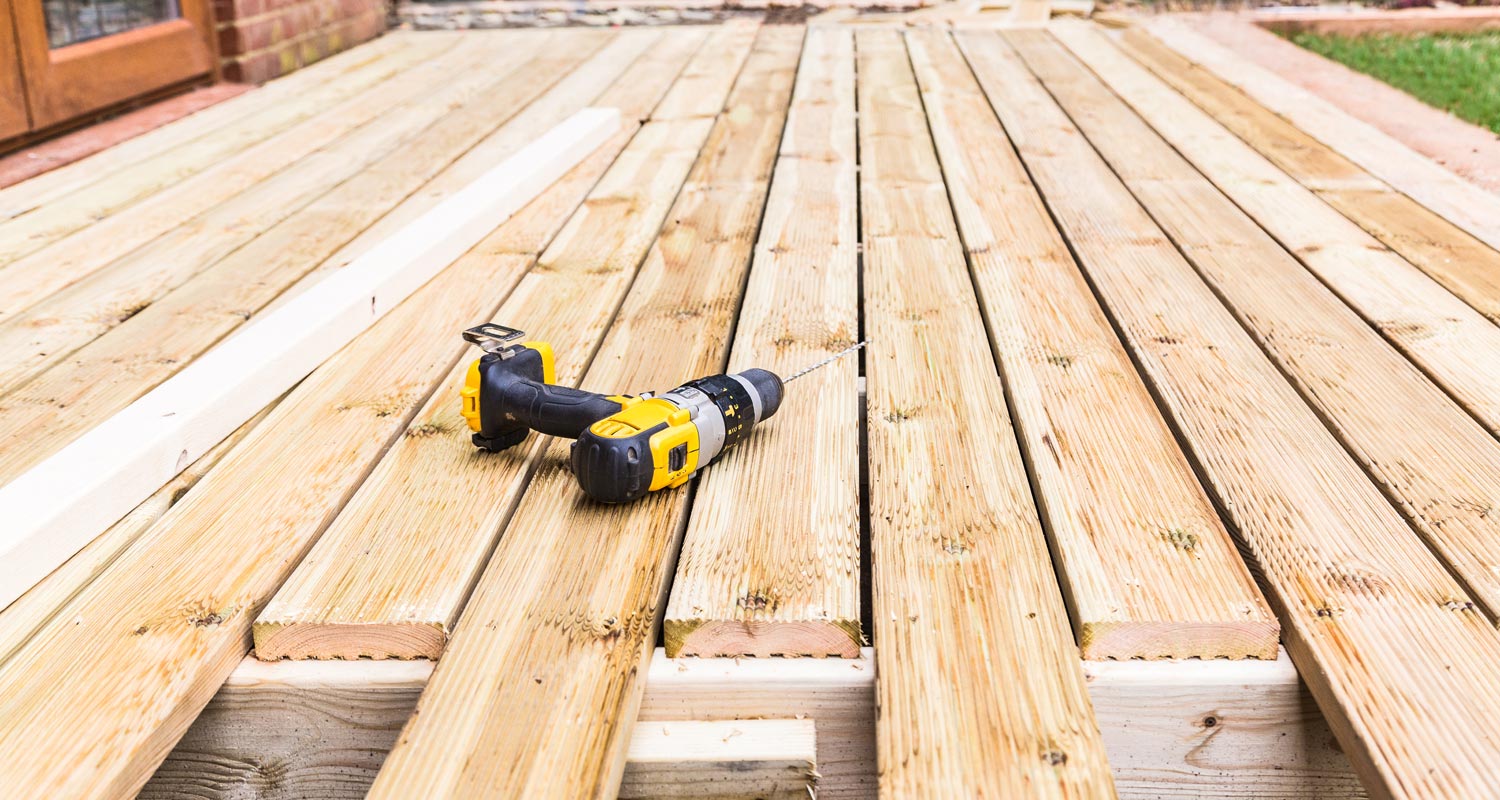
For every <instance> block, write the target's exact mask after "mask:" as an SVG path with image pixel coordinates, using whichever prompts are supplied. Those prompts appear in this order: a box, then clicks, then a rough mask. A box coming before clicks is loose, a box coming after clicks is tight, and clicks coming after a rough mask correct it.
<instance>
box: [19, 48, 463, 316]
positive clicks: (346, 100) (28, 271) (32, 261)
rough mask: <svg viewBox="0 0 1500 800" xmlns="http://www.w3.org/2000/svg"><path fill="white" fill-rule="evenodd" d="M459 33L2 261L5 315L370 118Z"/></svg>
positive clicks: (406, 53)
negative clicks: (188, 174) (397, 83)
mask: <svg viewBox="0 0 1500 800" xmlns="http://www.w3.org/2000/svg"><path fill="white" fill-rule="evenodd" d="M459 41H461V40H456V39H452V38H448V39H444V40H438V41H434V42H431V43H423V44H421V45H420V46H418V47H415V48H410V49H407V50H403V51H401V52H398V53H396V54H394V55H392V56H391V57H389V58H386V59H382V60H380V61H379V62H377V63H375V64H373V65H372V66H370V67H368V68H366V69H363V70H360V71H358V72H357V73H356V74H355V75H353V76H348V77H347V78H346V80H347V81H348V84H345V82H344V80H340V81H336V82H334V83H332V84H331V85H330V86H327V87H321V88H317V89H314V90H313V91H310V92H309V94H310V95H312V97H311V100H312V101H313V106H312V108H317V109H318V110H319V111H320V113H319V114H318V116H317V117H316V118H313V119H308V120H304V121H303V123H302V124H300V125H296V126H293V127H291V128H290V129H288V130H285V131H282V132H281V133H280V134H278V135H276V136H272V137H270V138H269V139H267V140H265V141H262V142H260V143H258V144H255V145H254V146H252V147H249V149H247V150H245V151H244V152H241V153H239V154H237V155H236V156H234V157H232V158H229V159H226V160H225V161H223V162H221V163H220V164H218V165H216V166H215V167H213V168H211V169H209V170H207V171H206V172H205V173H200V174H199V175H197V176H195V177H194V178H191V179H188V180H184V181H182V182H181V183H178V184H176V185H175V186H167V187H164V188H163V189H162V191H160V192H158V193H156V194H155V195H153V196H151V197H149V198H147V199H145V200H143V201H142V202H140V203H139V204H137V205H135V206H134V207H132V208H129V209H126V210H124V211H122V212H121V213H118V214H114V215H110V216H107V217H104V218H102V219H100V220H99V221H97V222H94V223H93V224H90V225H88V226H87V227H85V228H83V229H82V230H79V231H78V232H76V233H75V234H74V235H71V236H68V237H66V238H63V239H60V240H57V241H55V242H52V243H51V244H50V245H48V246H46V247H43V248H41V249H39V250H36V251H35V252H32V253H30V254H28V255H26V256H24V257H21V258H19V259H16V260H14V261H11V262H8V263H5V264H4V266H3V267H0V322H4V321H8V320H11V319H13V318H15V317H16V316H17V315H19V314H20V313H21V312H23V311H24V310H26V309H27V308H30V307H32V306H34V305H35V304H37V303H39V302H41V301H42V300H44V299H45V298H47V297H49V296H50V295H52V294H53V293H55V292H58V291H60V290H63V289H65V288H67V287H68V286H71V285H75V284H76V283H78V282H79V281H81V280H84V279H86V278H89V277H90V276H92V275H94V274H95V273H97V272H98V271H100V270H102V269H105V268H106V267H107V266H108V265H109V264H111V262H113V261H115V260H116V259H121V258H125V257H126V256H127V255H128V254H129V253H131V252H132V251H135V250H137V249H139V248H142V247H146V246H149V245H150V243H151V242H152V241H153V240H154V239H156V238H157V237H159V236H162V235H164V234H169V232H171V231H172V230H173V229H175V228H179V227H180V226H183V225H184V224H185V223H188V221H189V220H192V219H193V218H194V217H197V216H198V215H200V214H202V213H203V212H204V211H205V210H206V209H209V208H212V207H213V206H214V205H216V204H218V203H220V202H223V201H227V200H230V199H231V198H233V197H234V196H235V195H236V194H239V193H241V192H244V191H247V190H249V189H251V188H253V187H254V186H255V185H256V184H257V183H259V182H260V181H262V180H265V179H267V178H269V177H271V176H273V175H276V174H278V173H279V172H280V171H282V170H284V169H286V168H287V167H288V165H291V164H294V163H296V162H297V161H298V160H299V159H301V158H303V157H305V156H306V155H308V154H309V153H312V152H316V151H317V150H318V149H319V148H321V147H324V146H326V145H327V144H328V143H330V142H333V141H336V140H337V139H338V138H339V137H340V136H342V135H343V134H345V133H347V132H348V131H350V130H353V129H354V128H356V127H358V126H359V125H360V124H363V123H364V122H368V121H369V120H370V119H371V118H372V117H373V116H374V115H375V114H378V113H379V112H380V111H382V110H383V109H385V108H386V107H387V106H388V105H389V102H390V100H392V99H395V98H397V97H399V95H391V94H390V89H389V88H388V82H390V81H393V80H394V79H395V76H398V75H400V74H402V73H404V72H407V71H410V70H414V69H421V65H422V64H424V63H426V64H433V63H438V64H442V63H448V62H449V61H450V60H451V59H452V58H453V56H452V55H446V54H445V51H451V50H452V49H453V47H454V46H455V45H457V44H458V43H459ZM435 56H436V58H434V57H435ZM429 69H430V67H429ZM350 90H357V91H350ZM383 98H384V99H383ZM334 101H339V102H334ZM293 102H295V101H293ZM330 103H331V104H332V105H331V107H330ZM105 183H106V186H108V185H109V182H105ZM91 191H92V187H90V188H87V189H84V190H82V193H83V194H84V195H87V194H88V193H89V192H91ZM73 202H74V196H72V195H70V196H67V197H64V198H61V199H58V200H53V201H51V202H50V203H49V204H48V205H47V206H45V207H44V209H43V210H39V211H38V212H37V213H39V214H44V215H45V214H46V213H48V212H49V211H50V210H52V209H63V210H66V209H67V208H69V207H70V206H71V205H72V204H73ZM25 219H26V217H22V218H21V219H19V220H17V221H16V222H15V223H13V224H17V225H19V224H21V223H22V222H23V221H24V220H25ZM188 224H191V223H188Z"/></svg>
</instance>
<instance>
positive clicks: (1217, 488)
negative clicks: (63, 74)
mask: <svg viewBox="0 0 1500 800" xmlns="http://www.w3.org/2000/svg"><path fill="white" fill-rule="evenodd" d="M591 105H594V106H608V107H614V108H618V109H619V110H620V112H621V114H622V116H623V119H624V121H625V123H624V126H623V128H622V129H621V130H620V131H619V132H618V133H617V134H616V135H614V136H613V138H611V139H610V140H609V141H608V142H607V143H606V144H605V145H603V146H602V147H601V148H600V149H599V150H597V151H595V152H593V153H591V154H589V155H588V156H587V157H586V158H584V160H583V161H582V162H581V163H580V164H579V165H578V166H577V167H575V168H573V169H572V171H571V172H570V173H568V174H567V176H566V177H564V178H563V179H562V180H560V181H557V182H556V183H553V184H552V185H551V186H550V187H548V188H547V189H546V190H545V191H544V192H543V194H541V195H540V196H539V197H538V198H537V199H536V200H534V201H533V202H531V204H530V205H528V206H527V207H526V208H525V209H524V210H522V211H521V212H520V213H518V214H516V215H515V216H513V217H512V218H511V219H510V220H509V221H507V222H506V223H504V224H503V225H501V226H500V227H498V228H496V229H494V230H493V232H491V233H490V234H489V235H487V236H486V237H485V238H484V239H483V240H482V241H481V242H480V243H479V244H478V245H476V246H475V247H473V249H471V250H470V251H469V252H468V253H467V254H466V255H464V256H462V257H461V258H459V259H458V260H457V261H455V262H454V263H453V264H452V265H451V266H449V267H448V268H447V269H445V270H443V271H442V272H441V273H440V274H439V275H438V276H437V277H436V278H434V279H432V280H431V281H430V282H428V283H427V284H426V285H424V286H423V287H422V288H421V289H420V290H418V291H417V292H416V293H415V294H413V295H412V296H411V297H410V298H409V299H407V300H406V301H405V302H403V303H401V304H400V305H399V306H397V307H396V308H394V309H393V310H391V311H390V312H389V313H388V314H387V315H386V316H384V317H382V318H381V319H379V321H377V322H375V323H374V325H373V326H371V327H370V328H369V329H368V330H366V331H365V332H364V333H362V334H360V335H359V336H358V337H357V338H355V339H354V340H353V341H352V342H350V343H349V344H348V345H347V346H345V347H344V348H343V349H342V350H341V351H339V352H338V354H337V355H335V356H333V357H332V358H329V359H328V360H326V361H324V362H323V363H322V364H321V366H319V367H318V368H317V369H316V370H314V371H313V372H312V373H311V374H310V375H308V376H307V377H306V378H305V379H303V380H302V381H301V382H300V383H298V384H297V385H296V386H295V388H292V389H291V390H290V391H289V392H287V393H286V394H285V395H284V396H282V397H281V398H280V399H279V400H277V401H276V402H274V403H271V404H270V406H268V407H267V408H265V409H263V410H262V411H261V412H260V413H259V414H258V415H256V416H255V417H254V418H252V419H250V420H248V421H246V422H244V424H243V425H242V426H241V427H240V428H239V430H238V431H236V432H235V433H234V434H233V435H232V436H230V437H229V438H227V439H225V440H224V441H223V442H220V443H219V444H218V445H217V446H216V447H214V448H213V449H211V450H209V451H208V452H207V453H206V454H204V455H202V456H201V458H198V459H197V460H196V463H191V464H188V463H180V464H179V465H178V466H179V468H182V471H181V474H180V475H178V476H177V477H176V478H174V479H173V480H172V482H171V483H168V484H167V485H166V486H163V487H162V488H161V489H160V491H158V492H157V493H156V494H155V495H153V496H152V497H151V498H149V499H147V500H145V502H144V503H142V504H141V505H140V506H139V507H138V508H136V509H135V510H134V511H133V512H131V513H130V514H129V515H127V516H125V517H124V518H123V519H120V520H119V521H118V522H117V523H115V524H114V525H113V526H112V527H110V528H109V529H108V530H107V531H105V532H104V533H102V534H101V535H99V536H98V537H97V538H96V539H94V540H93V541H92V542H91V543H90V544H89V545H88V546H87V547H85V548H84V549H82V550H81V551H79V552H78V553H77V555H75V556H74V557H73V558H72V559H71V560H69V561H68V562H67V563H66V564H64V565H63V566H61V567H60V568H59V569H57V571H55V572H53V573H52V574H51V575H49V576H48V577H47V578H46V579H45V580H43V581H42V582H41V583H39V584H37V585H36V586H35V587H34V588H32V589H31V590H30V591H29V592H26V593H25V594H24V595H23V596H21V597H20V599H18V600H16V601H15V602H14V603H12V604H10V605H9V606H8V607H6V608H4V610H3V611H0V745H4V749H3V752H5V753H6V754H7V755H5V756H0V785H3V786H6V787H7V790H6V791H7V792H15V793H16V794H17V796H54V797H64V796H122V795H132V794H135V793H137V792H141V793H142V796H146V797H181V796H194V797H224V798H228V797H241V796H262V795H264V796H276V797H359V796H364V795H365V793H366V792H369V793H370V796H374V797H392V798H404V797H415V796H446V795H464V796H471V795H472V796H481V795H483V796H496V797H521V796H525V797H584V796H612V795H614V794H616V793H618V794H619V796H622V797H702V796H715V797H719V796H722V797H743V796H757V797H777V798H782V797H787V798H790V797H806V796H807V794H808V792H809V791H816V793H817V796H818V797H866V796H873V795H875V794H876V793H877V792H878V793H880V794H882V795H884V796H887V797H903V798H904V797H1021V796H1045V797H1107V796H1112V795H1114V794H1116V793H1118V794H1119V795H1120V796H1125V797H1155V796H1162V795H1174V796H1177V795H1180V796H1214V797H1232V796H1244V797H1307V798H1313V797H1359V796H1363V795H1364V794H1365V793H1368V794H1369V795H1370V796H1377V797H1454V796H1469V797H1480V796H1491V795H1495V794H1500V737H1496V736H1494V735H1493V734H1492V731H1493V729H1494V724H1493V720H1495V719H1500V692H1496V691H1495V688H1494V687H1496V686H1500V638H1497V633H1496V630H1495V621H1496V618H1497V616H1500V441H1497V438H1496V436H1497V434H1500V324H1497V323H1500V250H1497V248H1500V197H1497V196H1496V195H1493V194H1490V193H1487V192H1485V191H1483V190H1480V189H1477V188H1475V187H1473V186H1471V185H1469V184H1467V183H1464V182H1463V181H1462V180H1461V179H1458V178H1457V177H1455V176H1453V175H1452V174H1451V173H1448V172H1446V171H1445V170H1443V169H1442V168H1441V167H1438V166H1437V165H1435V164H1433V163H1432V162H1430V161H1427V160H1426V159H1425V158H1423V157H1421V156H1419V155H1417V154H1415V153H1413V152H1412V151H1410V150H1408V149H1406V148H1405V147H1403V146H1401V145H1399V144H1397V143H1396V142H1394V141H1393V140H1390V139H1389V138H1387V137H1385V136H1384V135H1383V134H1380V133H1379V132H1378V131H1375V130H1374V129H1373V128H1370V127H1368V126H1366V125H1364V124H1363V123H1360V122H1357V121H1355V120H1353V119H1352V118H1350V117H1348V116H1347V115H1344V114H1343V113H1342V112H1339V111H1337V110H1336V109H1334V108H1333V106H1331V105H1329V104H1328V103H1326V102H1324V101H1322V100H1320V99H1319V98H1316V97H1314V96H1312V95H1309V94H1306V93H1305V92H1293V91H1292V90H1290V89H1289V88H1287V87H1286V86H1285V85H1284V82H1283V81H1281V79H1279V78H1277V77H1275V76H1274V75H1272V74H1270V73H1269V72H1265V71H1264V70H1261V69H1259V68H1257V67H1255V66H1253V65H1250V64H1248V63H1247V62H1243V61H1241V60H1238V59H1236V57H1235V56H1234V55H1233V54H1232V53H1230V52H1229V51H1226V50H1224V49H1223V48H1221V47H1219V46H1218V45H1215V44H1214V43H1212V42H1210V41H1208V40H1206V39H1204V38H1202V37H1200V36H1198V35H1196V34H1194V33H1193V32H1192V31H1191V30H1189V29H1187V28H1185V27H1182V26H1180V25H1177V24H1175V23H1174V22H1173V21H1172V20H1171V19H1161V20H1157V21H1153V22H1151V23H1149V24H1143V25H1141V26H1139V27H1134V28H1131V29H1128V30H1125V31H1107V30H1105V29H1104V28H1101V27H1097V26H1095V25H1093V24H1090V23H1087V22H1079V21H1073V22H1062V21H1055V22H1053V23H1052V24H1051V25H1050V26H1048V27H1026V28H1005V29H997V28H995V27H994V26H992V25H987V26H981V25H978V24H970V25H963V24H955V25H953V26H930V27H928V26H905V27H903V26H895V25H883V24H842V23H822V24H820V23H818V22H816V20H814V22H813V23H812V24H810V25H807V26H803V25H779V24H761V23H760V22H759V21H758V20H755V19H752V18H749V17H744V18H737V19H733V20H730V21H727V22H724V23H722V24H716V25H705V26H698V27H663V28H640V29H624V30H586V29H577V28H569V29H558V30H522V31H467V32H462V33H458V32H422V33H410V32H406V33H394V34H391V35H388V36H386V37H384V38H382V39H380V40H378V41H377V42H374V43H371V44H368V45H365V46H362V47H359V48H356V49H355V50H353V51H350V52H347V53H344V54H341V55H339V56H336V57H334V58H332V59H329V60H328V61H327V62H324V63H322V64H319V65H317V66H315V67H313V68H310V69H307V70H304V71H301V72H299V73H297V74H295V75H293V76H291V77H289V78H286V79H282V80H280V81H276V82H274V83H272V84H270V85H268V86H266V87H264V88H261V89H258V90H255V91H252V92H248V93H246V94H244V95H242V96H239V97H236V98H233V99H231V100H228V101H226V102H223V103H220V104H218V105H216V106H213V107H212V108H209V109H206V110H204V111H201V112H198V113H196V114H193V115H191V116H189V117H187V118H185V119H183V120H180V121H178V122H175V123H173V124H171V125H168V126H165V127H162V128H159V129H157V130H155V131H152V132H150V133H147V134H144V135H142V136H139V137H137V138H135V139H131V140H129V141H127V142H125V143H122V144H120V145H118V146H117V147H114V148H112V149H110V150H106V151H103V152H101V153H99V154H96V155H94V156H91V157H89V158H87V159H84V160H82V161H79V162H77V163H75V164H72V165H69V166H66V167H63V168H60V169H58V170H55V171H52V172H49V173H45V174H43V175H41V176H38V177H36V178H33V179H31V180H28V181H26V182H24V183H20V184H17V185H15V186H12V187H9V188H6V189H0V486H3V484H6V483H10V482H13V481H15V480H16V479H17V478H19V477H21V476H23V475H26V474H27V473H28V471H29V470H32V469H34V468H36V467H38V465H42V464H46V463H48V461H47V460H48V459H49V458H50V457H51V456H53V455H54V454H56V453H57V452H58V451H59V450H61V449H62V448H63V447H64V446H66V445H68V444H69V443H71V442H73V441H74V440H76V439H77V438H78V437H79V436H80V435H82V434H83V433H85V432H86V431H89V430H91V429H94V428H95V427H96V426H98V425H99V424H100V423H102V422H104V421H105V420H108V419H110V418H111V417H112V416H114V415H115V414H116V413H118V412H121V411H122V410H124V409H126V408H127V407H129V406H130V405H131V403H132V402H133V401H135V400H136V399H138V398H140V397H142V396H143V395H145V394H146V393H147V392H149V391H150V390H152V389H153V388H155V387H157V386H158V385H160V384H162V383H163V382H164V381H167V380H168V379H169V378H171V377H172V376H173V375H175V374H178V373H179V372H180V371H181V370H183V369H184V368H185V367H188V366H189V365H191V364H193V363H194V361H195V359H198V358H199V357H200V356H203V355H204V354H205V353H207V352H209V351H211V350H212V349H213V348H214V347H215V346H216V345H217V344H219V343H220V342H221V341H224V340H225V339H227V338H229V337H232V336H234V335H235V334H236V332H237V331H239V330H240V329H241V328H243V327H244V326H245V325H246V324H247V322H248V321H254V320H257V319H260V318H263V316H264V315H265V314H266V313H267V312H268V311H271V310H273V309H276V308H279V307H281V306H283V305H284V304H285V303H286V302H287V301H288V300H289V299H290V298H293V297H296V296H298V295H300V294H301V293H302V292H304V291H306V290H307V289H308V288H309V287H311V286H314V285H316V284H317V283H318V282H319V281H321V280H323V279H324V278H326V277H328V276H329V275H334V274H340V270H341V269H342V268H343V267H345V266H346V265H349V264H350V263H351V262H352V261H354V260H355V259H357V258H358V257H359V256H361V255H362V254H365V253H367V252H371V251H373V250H378V248H379V247H380V246H381V243H382V241H383V240H385V239H386V238H387V237H389V236H390V235H391V234H392V233H394V232H395V231H398V230H401V229H402V227H403V226H405V225H407V224H408V223H410V222H412V221H413V220H415V219H417V218H418V217H420V216H421V215H422V213H423V212H425V211H427V210H429V209H431V208H433V207H434V206H435V205H436V204H437V203H439V202H440V201H441V200H442V199H444V198H446V197H449V196H452V195H453V194H454V193H455V192H456V191H458V190H459V189H461V188H463V187H464V186H465V185H467V184H468V183H469V182H470V181H471V180H473V178H474V177H475V176H476V175H478V174H480V173H481V172H483V171H484V170H486V169H488V168H489V167H492V166H494V165H495V164H498V163H500V162H501V161H503V160H504V159H505V158H506V157H507V156H509V155H512V154H513V153H515V152H516V151H517V150H518V149H519V148H520V147H521V146H523V145H525V144H526V143H528V142H529V141H531V140H533V139H535V138H537V137H539V136H541V135H542V134H544V133H545V132H546V131H548V130H549V129H550V128H552V127H553V126H554V125H556V124H558V123H559V122H560V121H562V120H564V119H566V118H568V117H569V115H571V114H572V113H574V112H575V111H577V110H579V109H582V108H584V107H586V106H591ZM488 319H493V320H495V321H497V322H501V323H504V324H507V325H512V326H516V327H520V328H523V329H525V330H526V331H528V333H529V334H530V335H531V336H532V337H533V338H537V339H542V340H545V341H548V342H550V343H551V344H552V346H553V348H554V349H555V351H556V353H557V365H558V370H557V378H558V380H559V382H561V383H566V384H570V385H578V386H582V387H584V388H588V389H594V390H607V391H610V392H632V393H635V392H641V391H646V390H664V389H667V388H670V387H672V386H675V385H677V384H678V383H680V382H682V381H683V380H685V379H688V378H692V377H698V376H701V375H705V374H709V373H713V372H718V371H721V370H723V369H725V368H726V367H727V368H728V369H730V370H739V369H743V368H746V367H751V366H759V367H764V368H768V369H772V370H774V371H777V372H779V373H781V374H789V373H790V372H792V371H795V370H796V369H797V368H799V367H801V366H803V365H805V364H807V363H811V362H813V361H817V360H819V359H821V358H824V357H826V356H827V355H830V354H832V353H835V352H838V351H839V350H842V349H843V348H845V347H847V346H849V345H850V344H852V343H854V342H856V341H859V340H861V339H864V338H868V339H869V340H870V344H869V346H868V348H867V349H866V350H865V351H863V352H862V353H861V355H860V356H859V357H858V358H849V359H844V360H842V361H839V362H837V363H835V364H833V365H831V366H829V367H828V368H826V369H823V370H821V371H819V372H817V373H814V374H813V375H811V376H809V377H808V378H807V379H805V380H802V381H799V382H798V383H796V384H794V385H792V386H791V387H790V388H789V394H788V397H787V398H786V401H785V402H784V403H783V405H782V408H781V409H780V411H779V412H778V414H777V416H776V417H775V418H773V419H772V420H770V421H769V422H767V423H766V424H764V425H763V426H762V427H761V428H760V429H758V430H757V432H756V434H755V435H754V437H753V438H752V439H751V440H750V441H748V442H746V443H745V444H743V445H741V446H740V447H739V448H737V449H736V450H735V451H733V452H732V453H731V454H730V455H728V456H727V457H726V458H725V459H724V460H723V461H722V462H721V463H719V464H716V465H715V466H713V467H711V468H710V469H708V470H707V471H706V472H705V473H704V474H703V476H702V477H700V478H699V479H698V480H697V481H696V483H695V484H694V485H693V486H692V487H691V488H685V489H681V490H675V491H665V492H660V493H656V494H654V495H652V496H651V497H649V498H647V499H645V500H642V501H640V502H638V503H636V504H633V505H629V506H624V507H607V506H601V505H597V504H593V503H591V502H589V501H587V500H586V499H585V498H583V496H582V495H581V493H580V492H579V490H578V488H577V486H576V484H575V483H574V481H573V479H572V477H571V475H570V474H569V473H568V472H567V469H566V453H567V450H566V443H563V442H549V441H546V440H544V439H542V438H540V437H532V438H531V439H530V440H528V441H527V442H526V443H525V444H524V445H523V446H520V447H517V448H513V449H512V450H510V451H507V452H505V453H502V454H495V455H491V454H483V453H481V452H479V451H477V450H476V449H474V448H473V447H472V446H471V445H470V443H469V437H468V433H467V430H466V427H465V424H464V421H463V419H462V418H461V417H460V415H459V413H458V411H459V409H458V401H457V387H458V386H459V385H461V384H462V382H463V377H464V371H465V369H466V368H467V364H468V362H469V361H470V360H471V359H472V358H473V356H474V353H472V352H469V351H468V350H466V347H465V345H463V343H462V342H461V341H460V339H459V337H458V334H459V332H460V331H461V330H463V329H464V328H466V327H469V326H470V325H472V324H476V323H478V322H481V321H484V320H488ZM257 405H258V403H257ZM238 422H239V420H235V421H234V424H238ZM225 430H228V428H225ZM173 452H174V453H175V452H176V451H175V450H173ZM184 455H187V451H184ZM184 461H191V459H184ZM132 502H133V501H132ZM252 648H253V650H254V653H253V655H251V652H252ZM257 657H258V659H257ZM413 659H416V660H413ZM434 661H435V662H436V667H435V668H434V667H433V666H432V663H433V662H434ZM1299 675H1300V679H1299V677H1298V676H1299ZM1309 696H1310V698H1311V700H1309ZM1314 703H1315V704H1316V705H1314ZM414 709H415V711H416V713H415V714H413V710H414ZM1330 733H1331V735H1330Z"/></svg>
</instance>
